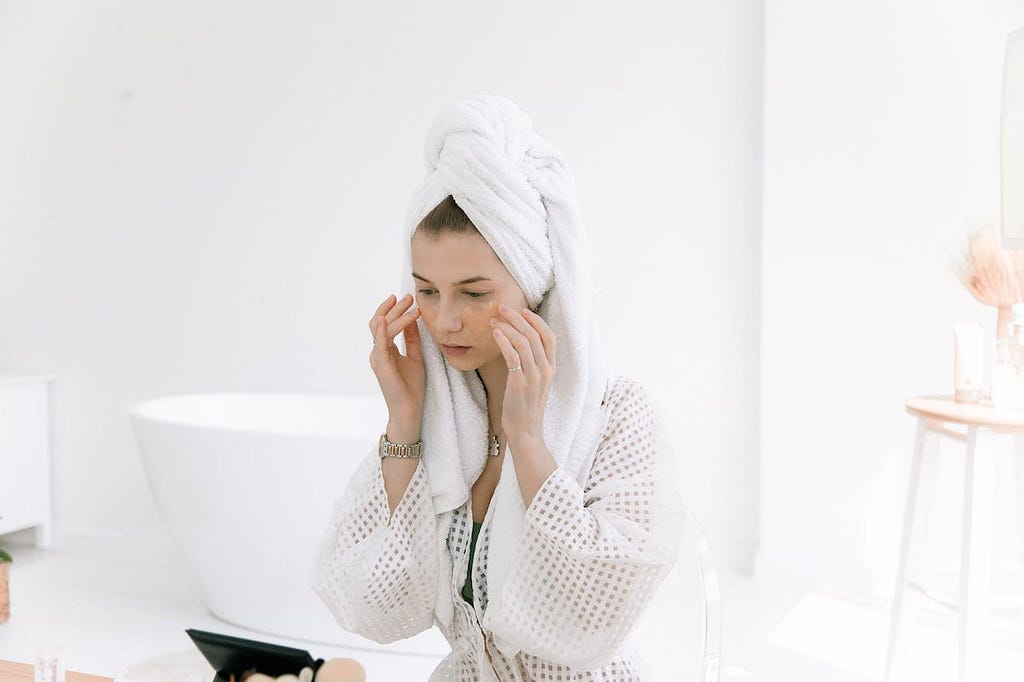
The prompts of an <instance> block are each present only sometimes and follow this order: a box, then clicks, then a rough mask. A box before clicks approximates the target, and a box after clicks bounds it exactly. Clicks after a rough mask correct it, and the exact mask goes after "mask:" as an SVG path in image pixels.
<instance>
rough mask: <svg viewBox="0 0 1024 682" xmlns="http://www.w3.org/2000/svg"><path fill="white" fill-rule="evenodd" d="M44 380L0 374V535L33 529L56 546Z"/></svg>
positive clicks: (42, 543) (39, 543)
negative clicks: (54, 542)
mask: <svg viewBox="0 0 1024 682" xmlns="http://www.w3.org/2000/svg"><path fill="white" fill-rule="evenodd" d="M53 379H54V377H52V376H50V375H40V374H0V535H3V534H4V533H13V532H14V531H16V530H23V529H25V528H35V544H36V547H40V548H46V547H49V546H50V545H51V544H52V542H53V486H52V475H51V471H52V466H51V456H50V441H51V439H50V383H51V382H52V381H53Z"/></svg>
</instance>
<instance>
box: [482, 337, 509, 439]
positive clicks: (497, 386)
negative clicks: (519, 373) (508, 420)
mask: <svg viewBox="0 0 1024 682" xmlns="http://www.w3.org/2000/svg"><path fill="white" fill-rule="evenodd" d="M476 373H477V375H478V376H479V377H480V380H481V381H482V382H483V384H484V390H485V391H486V392H487V415H488V417H489V418H490V422H491V432H492V433H495V434H497V433H498V432H500V431H501V408H502V405H503V404H504V401H505V384H506V382H507V381H508V365H506V364H505V356H503V355H500V354H499V355H498V357H497V358H495V359H494V360H491V361H490V362H488V363H487V364H485V365H481V366H480V368H479V369H477V370H476Z"/></svg>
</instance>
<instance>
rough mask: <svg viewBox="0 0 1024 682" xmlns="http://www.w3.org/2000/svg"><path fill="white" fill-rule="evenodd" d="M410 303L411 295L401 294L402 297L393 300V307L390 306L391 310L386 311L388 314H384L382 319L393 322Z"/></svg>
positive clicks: (411, 301)
mask: <svg viewBox="0 0 1024 682" xmlns="http://www.w3.org/2000/svg"><path fill="white" fill-rule="evenodd" d="M412 303H413V300H412V296H410V295H409V294H406V295H405V296H402V298H400V299H398V301H396V302H395V305H394V307H392V308H391V310H389V311H388V314H387V315H385V316H384V319H386V320H387V321H388V324H390V323H392V322H394V321H395V319H396V318H397V317H398V316H399V315H401V314H402V313H404V312H405V311H406V310H408V309H409V306H411V305H412ZM395 333H397V332H395Z"/></svg>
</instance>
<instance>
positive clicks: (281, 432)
mask: <svg viewBox="0 0 1024 682" xmlns="http://www.w3.org/2000/svg"><path fill="white" fill-rule="evenodd" d="M241 396H246V397H256V398H258V397H266V396H276V397H286V398H287V397H295V398H308V397H314V398H355V399H356V400H357V401H360V402H364V403H366V404H368V405H369V404H371V403H376V404H377V405H378V406H383V413H384V415H385V419H386V415H387V404H386V403H385V401H384V397H383V396H379V395H376V394H372V393H370V394H368V393H337V392H329V391H320V392H316V391H305V392H287V391H205V392H203V391H197V392H192V393H172V394H169V395H162V396H156V397H152V398H141V399H139V400H134V401H132V402H130V403H128V404H127V405H126V406H125V408H124V409H125V412H127V413H128V416H129V417H130V418H131V419H132V420H133V421H136V422H139V423H150V424H162V425H168V426H176V427H185V428H188V429H191V430H195V431H208V432H213V433H248V434H266V435H276V436H292V437H296V438H298V437H313V438H346V437H347V435H346V434H342V433H337V432H330V431H310V430H308V429H287V428H274V427H271V426H260V427H253V426H247V427H241V426H232V425H228V424H209V423H201V422H197V421H195V420H190V419H174V418H169V417H167V416H164V415H160V416H157V415H153V414H151V413H147V410H151V409H152V408H153V407H154V406H157V405H159V404H161V403H171V402H179V401H184V400H186V399H190V398H192V399H194V398H200V399H211V398H238V397H241Z"/></svg>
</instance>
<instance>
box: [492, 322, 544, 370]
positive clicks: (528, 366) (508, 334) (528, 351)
mask: <svg viewBox="0 0 1024 682" xmlns="http://www.w3.org/2000/svg"><path fill="white" fill-rule="evenodd" d="M494 326H495V329H497V330H498V331H500V332H502V334H503V336H504V337H505V338H506V339H507V340H508V341H509V343H510V344H511V345H512V347H513V348H514V349H515V351H516V353H517V354H518V356H519V360H520V362H522V365H523V370H524V371H533V370H534V369H536V368H537V363H536V361H535V360H534V358H533V349H532V348H531V347H530V341H529V339H527V338H526V337H525V336H523V335H522V334H521V333H520V332H519V330H518V329H516V328H515V327H513V326H512V325H510V324H509V323H508V322H501V321H500V320H499V321H498V322H497V324H495V325H494ZM509 367H515V365H509Z"/></svg>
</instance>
